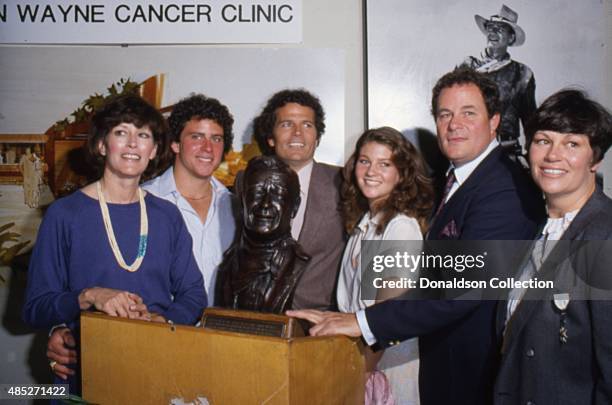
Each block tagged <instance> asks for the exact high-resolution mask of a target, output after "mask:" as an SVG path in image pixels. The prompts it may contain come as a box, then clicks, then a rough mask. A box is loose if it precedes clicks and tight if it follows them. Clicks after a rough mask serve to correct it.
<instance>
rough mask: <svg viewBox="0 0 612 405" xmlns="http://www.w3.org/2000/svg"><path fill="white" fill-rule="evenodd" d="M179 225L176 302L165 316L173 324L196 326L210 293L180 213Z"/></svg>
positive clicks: (173, 286) (174, 263)
mask: <svg viewBox="0 0 612 405" xmlns="http://www.w3.org/2000/svg"><path fill="white" fill-rule="evenodd" d="M177 213H178V211H177ZM176 224H177V227H176V229H177V234H176V243H175V245H174V249H173V252H172V255H173V260H172V263H171V269H170V283H171V289H172V291H171V293H172V295H173V296H174V301H173V302H172V304H171V305H170V306H169V307H168V308H167V309H166V311H165V312H164V313H162V315H163V316H164V317H165V318H166V319H168V320H171V321H172V322H174V323H180V324H188V325H193V324H195V323H196V322H197V321H198V319H199V317H200V316H201V315H202V311H203V310H204V308H205V307H206V305H207V296H206V291H205V289H204V279H203V277H202V273H201V272H200V270H199V268H198V265H197V263H196V261H195V258H194V257H193V251H192V243H193V242H192V239H191V235H190V234H189V232H188V231H187V227H186V226H185V223H184V222H183V219H182V217H181V216H180V214H179V216H178V218H177V220H176Z"/></svg>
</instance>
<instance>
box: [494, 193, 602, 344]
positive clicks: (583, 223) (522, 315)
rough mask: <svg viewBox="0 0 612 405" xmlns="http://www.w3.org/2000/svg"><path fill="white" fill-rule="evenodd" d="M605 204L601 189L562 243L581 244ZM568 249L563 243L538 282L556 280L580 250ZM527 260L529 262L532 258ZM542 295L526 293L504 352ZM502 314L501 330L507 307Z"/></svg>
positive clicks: (519, 331) (513, 322) (508, 329)
mask: <svg viewBox="0 0 612 405" xmlns="http://www.w3.org/2000/svg"><path fill="white" fill-rule="evenodd" d="M603 202H604V197H602V194H601V191H600V190H599V189H597V190H595V192H594V193H593V195H592V196H591V197H590V198H589V200H588V201H587V202H586V204H585V205H584V207H582V209H581V210H580V212H578V215H576V218H574V220H573V221H572V223H571V224H570V226H569V228H567V230H566V231H565V232H564V233H563V236H562V237H561V240H564V241H573V240H579V239H580V234H581V233H582V232H583V231H584V230H585V229H586V227H587V226H588V225H589V224H590V223H591V222H592V221H593V218H594V217H595V215H596V214H597V213H598V212H599V211H600V210H601V209H602V207H603ZM538 234H539V233H538ZM569 246H571V245H569ZM567 247H568V244H564V243H560V244H557V245H556V246H555V247H554V248H553V250H552V251H551V252H550V254H549V256H548V257H547V258H546V260H545V261H544V263H542V267H541V268H540V270H539V271H538V274H537V275H538V279H540V280H554V278H555V275H556V270H557V269H558V266H559V265H560V264H561V263H563V261H564V260H567V258H568V257H570V256H571V255H572V253H573V251H574V250H575V249H576V248H578V246H574V247H572V249H571V252H570V253H569V254H568V252H567ZM529 255H531V251H530V252H529ZM526 259H527V260H529V258H526ZM539 294H542V292H541V290H537V289H530V290H527V291H526V292H525V296H524V297H523V300H521V302H520V303H519V304H518V306H517V308H516V310H515V311H514V314H513V315H512V319H511V321H510V322H508V328H507V330H506V332H505V335H504V338H503V342H504V343H503V347H502V351H504V349H505V347H506V346H508V345H509V344H511V342H512V340H513V338H514V336H518V335H519V334H520V333H521V330H522V329H523V328H524V327H525V325H526V324H527V322H528V321H529V318H530V317H531V315H532V314H533V311H534V310H535V308H537V306H538V303H539V300H540V299H544V297H538V295H539ZM501 311H502V308H500V309H499V311H498V314H497V315H498V317H497V318H498V326H499V321H500V319H502V321H501V322H502V323H501V325H502V327H503V322H504V321H505V313H506V307H504V308H503V311H504V312H503V318H501V314H500V312H501Z"/></svg>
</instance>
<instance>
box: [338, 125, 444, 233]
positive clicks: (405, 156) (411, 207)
mask: <svg viewBox="0 0 612 405" xmlns="http://www.w3.org/2000/svg"><path fill="white" fill-rule="evenodd" d="M369 142H376V143H379V144H382V145H386V146H388V147H389V148H390V149H391V161H392V162H393V164H394V165H395V167H396V168H397V171H398V172H399V175H400V180H399V183H398V184H397V185H396V186H395V188H394V189H393V191H392V192H391V195H390V196H389V197H388V198H387V199H386V200H385V201H384V203H383V204H382V205H380V206H379V207H378V208H377V212H376V213H373V214H379V213H382V215H381V217H380V221H379V223H378V226H377V228H376V233H377V234H381V233H383V231H384V229H385V227H386V226H387V224H388V223H389V221H391V220H392V219H393V218H394V217H395V216H396V215H397V214H404V215H406V216H409V217H413V218H415V219H416V220H417V221H418V223H419V225H420V226H421V231H422V232H423V234H425V232H426V231H427V219H428V218H429V215H430V214H431V209H432V204H433V203H432V202H433V186H432V182H431V179H430V178H429V177H428V175H427V171H426V169H425V162H424V160H423V158H422V157H421V154H420V153H419V152H418V151H417V149H416V148H415V147H414V145H412V144H411V143H410V142H409V141H408V140H407V139H406V138H404V136H403V135H402V134H401V133H400V132H399V131H397V130H395V129H393V128H390V127H381V128H376V129H369V130H367V131H366V132H364V133H363V134H362V135H361V136H360V137H359V139H358V140H357V144H356V145H355V151H354V152H353V154H352V155H351V157H350V158H349V160H348V161H347V162H346V164H345V165H344V170H343V172H342V174H343V177H344V182H343V184H342V192H341V196H342V211H343V215H344V226H345V228H346V230H347V232H348V233H349V234H351V233H352V232H353V229H354V228H355V226H357V223H358V222H359V220H360V219H361V217H362V216H363V215H364V214H365V213H366V212H368V210H369V209H370V207H369V205H368V201H367V199H366V198H365V197H364V195H363V194H362V193H361V191H360V190H359V187H358V185H357V179H356V177H355V161H356V160H357V158H358V156H359V153H360V151H361V148H362V147H363V146H364V145H365V144H367V143H369Z"/></svg>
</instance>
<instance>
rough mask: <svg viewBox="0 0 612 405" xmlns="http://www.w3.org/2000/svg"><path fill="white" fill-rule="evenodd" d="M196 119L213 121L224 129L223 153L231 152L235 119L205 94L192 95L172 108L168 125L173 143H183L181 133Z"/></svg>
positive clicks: (219, 103)
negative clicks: (188, 123) (186, 125)
mask: <svg viewBox="0 0 612 405" xmlns="http://www.w3.org/2000/svg"><path fill="white" fill-rule="evenodd" d="M194 118H195V119H197V120H211V121H215V122H216V123H217V124H219V126H221V128H223V153H224V154H225V153H227V152H228V151H229V150H230V148H231V147H232V143H233V142H234V133H233V132H232V126H233V125H234V117H233V116H232V114H231V113H230V112H229V109H228V108H227V107H226V106H225V105H223V104H221V102H220V101H219V100H217V99H216V98H212V97H207V96H205V95H204V94H195V93H192V94H191V95H190V96H189V97H185V98H183V99H182V100H180V101H179V102H178V103H176V104H175V105H174V107H172V112H171V113H170V117H168V125H169V126H170V134H171V137H172V141H173V142H177V143H178V142H180V141H181V132H183V129H184V128H185V124H187V122H189V121H191V120H192V119H194Z"/></svg>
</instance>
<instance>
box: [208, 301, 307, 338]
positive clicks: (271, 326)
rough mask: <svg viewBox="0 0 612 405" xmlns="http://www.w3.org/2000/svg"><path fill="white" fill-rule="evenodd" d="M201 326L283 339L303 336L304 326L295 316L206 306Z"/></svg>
mask: <svg viewBox="0 0 612 405" xmlns="http://www.w3.org/2000/svg"><path fill="white" fill-rule="evenodd" d="M202 327H203V328H207V329H215V330H222V331H227V332H237V333H246V334H250V335H259V336H273V337H280V338H285V339H289V338H294V337H301V336H304V328H303V327H302V325H301V324H300V323H299V322H298V320H297V319H295V318H289V317H288V316H285V315H279V314H270V313H263V312H252V311H241V310H236V309H222V308H207V309H206V310H205V311H204V315H203V316H202Z"/></svg>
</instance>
